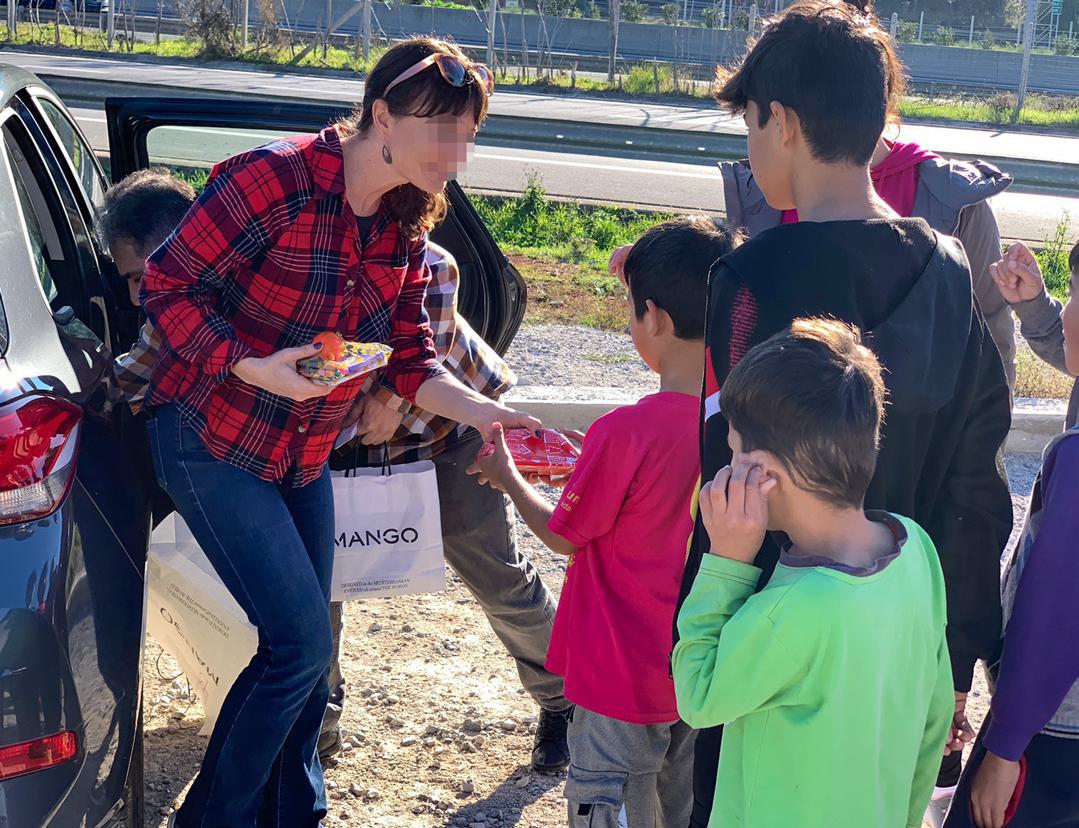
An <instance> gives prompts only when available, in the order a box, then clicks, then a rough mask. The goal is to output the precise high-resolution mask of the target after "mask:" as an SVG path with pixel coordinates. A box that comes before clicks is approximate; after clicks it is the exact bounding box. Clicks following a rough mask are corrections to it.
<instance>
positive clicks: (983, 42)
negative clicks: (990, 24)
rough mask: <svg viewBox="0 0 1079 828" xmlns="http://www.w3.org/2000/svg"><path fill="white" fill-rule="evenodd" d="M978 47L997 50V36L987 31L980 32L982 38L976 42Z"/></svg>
mask: <svg viewBox="0 0 1079 828" xmlns="http://www.w3.org/2000/svg"><path fill="white" fill-rule="evenodd" d="M978 45H979V46H981V47H982V48H983V49H995V48H997V36H996V35H995V34H993V32H992V31H990V30H989V29H986V30H985V31H984V32H982V37H981V39H980V40H979V41H978Z"/></svg>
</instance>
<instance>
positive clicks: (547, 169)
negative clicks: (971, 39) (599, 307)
mask: <svg viewBox="0 0 1079 828" xmlns="http://www.w3.org/2000/svg"><path fill="white" fill-rule="evenodd" d="M72 112H73V114H74V115H75V117H76V119H77V120H78V121H79V124H80V126H81V127H82V129H83V131H84V132H85V133H86V136H87V138H89V140H90V142H91V144H92V145H93V147H94V149H95V150H98V151H99V152H106V151H107V150H108V135H107V131H106V128H105V116H104V112H103V111H102V110H100V109H91V108H84V107H75V108H73V109H72ZM480 134H481V138H482V133H480ZM274 137H276V135H275V134H273V133H267V132H259V131H254V130H213V131H210V130H203V129H187V128H180V127H163V128H161V129H159V130H155V131H154V132H152V133H151V134H150V137H149V139H148V148H149V151H150V154H151V157H152V160H156V161H160V162H179V163H184V164H190V165H192V166H206V167H208V166H209V165H211V164H212V163H213V162H215V161H217V160H220V159H221V158H225V157H228V156H229V155H232V154H234V153H237V152H242V151H243V150H246V149H249V148H251V147H253V146H257V145H259V144H261V143H264V142H266V141H269V140H271V139H272V138H274ZM1076 143H1077V144H1079V141H1077V142H1076ZM530 177H538V178H539V180H540V181H541V183H542V184H543V187H544V188H545V189H546V191H547V193H548V194H550V195H551V196H555V197H559V198H572V199H577V200H580V201H595V202H604V203H614V204H622V205H627V206H638V207H647V208H660V209H668V210H675V211H684V210H707V211H716V212H722V211H723V210H724V204H723V188H722V186H721V183H720V178H719V172H718V170H716V169H715V167H714V165H711V164H709V163H707V161H705V160H703V159H702V162H701V163H700V164H675V163H668V162H662V161H645V160H641V159H638V158H634V157H633V155H632V150H627V151H626V153H625V155H624V156H623V157H614V156H595V155H586V154H580V153H570V152H546V151H538V150H534V149H521V148H514V147H504V146H490V145H486V144H484V143H483V142H482V140H481V142H480V145H479V146H478V147H477V148H476V151H475V153H474V155H473V157H472V159H471V161H470V162H469V164H468V166H467V168H466V169H465V171H464V172H463V174H462V175H461V183H462V184H463V185H464V186H465V187H468V188H469V189H472V190H475V191H479V192H486V193H507V194H516V193H520V192H521V191H522V190H523V189H524V187H525V185H526V183H527V182H528V180H529V178H530ZM994 208H995V210H996V212H997V216H998V217H999V220H1000V224H1001V229H1002V232H1003V234H1004V235H1005V237H1007V238H1008V239H1022V240H1024V241H1033V242H1041V241H1043V240H1045V239H1046V238H1048V237H1050V236H1051V235H1052V234H1053V232H1054V231H1055V229H1056V226H1057V223H1058V222H1059V221H1060V219H1061V216H1062V215H1063V213H1064V212H1065V211H1068V212H1069V213H1070V215H1071V216H1072V217H1073V221H1072V227H1073V229H1074V230H1076V231H1079V198H1063V197H1059V196H1048V195H1039V194H1035V193H1011V192H1009V193H1005V194H1004V195H1002V196H999V197H998V198H997V199H996V200H995V202H994ZM1076 234H1077V233H1076V232H1073V233H1072V235H1076Z"/></svg>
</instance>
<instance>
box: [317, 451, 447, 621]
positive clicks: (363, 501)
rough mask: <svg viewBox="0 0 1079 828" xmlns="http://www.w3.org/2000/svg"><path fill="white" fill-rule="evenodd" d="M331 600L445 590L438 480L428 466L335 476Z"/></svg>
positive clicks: (388, 468)
mask: <svg viewBox="0 0 1079 828" xmlns="http://www.w3.org/2000/svg"><path fill="white" fill-rule="evenodd" d="M333 505H334V510H335V512H336V519H335V533H334V546H335V553H334V563H333V587H332V588H331V590H330V598H331V600H333V601H355V600H359V599H363V598H384V597H388V596H392V595H413V594H416V593H421V592H438V591H440V590H443V589H445V588H446V568H445V565H444V564H443V560H442V520H441V517H440V512H439V500H438V478H437V476H436V474H435V466H434V464H433V463H431V462H429V461H424V462H420V463H403V464H401V465H394V466H387V467H385V468H381V469H380V468H371V469H368V468H359V469H353V470H351V471H347V472H335V473H334V477H333Z"/></svg>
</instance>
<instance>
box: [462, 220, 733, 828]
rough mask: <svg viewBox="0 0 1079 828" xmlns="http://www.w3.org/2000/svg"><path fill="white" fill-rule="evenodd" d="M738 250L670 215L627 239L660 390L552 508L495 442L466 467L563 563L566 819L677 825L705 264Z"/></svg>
mask: <svg viewBox="0 0 1079 828" xmlns="http://www.w3.org/2000/svg"><path fill="white" fill-rule="evenodd" d="M735 243H736V239H735V236H734V234H733V233H731V232H730V231H729V230H727V229H725V228H724V227H719V226H717V225H716V224H715V223H714V222H713V221H711V220H710V219H705V218H694V219H684V220H680V221H672V222H667V223H666V224H662V225H660V226H658V227H655V228H652V229H651V230H649V231H648V232H647V233H645V234H644V236H643V237H642V238H641V239H640V240H639V241H638V242H637V243H636V244H635V245H634V246H633V248H632V250H631V251H630V253H629V255H628V257H627V259H626V262H625V267H624V270H623V281H624V283H625V286H626V291H627V302H628V305H629V324H630V331H631V333H632V335H633V343H634V345H635V346H636V348H637V351H638V353H639V354H640V355H641V358H642V359H643V360H644V361H645V363H647V364H648V366H649V367H650V368H651V369H652V370H653V371H655V372H656V373H658V374H659V376H660V390H659V393H657V394H652V395H651V396H647V397H645V398H644V399H642V400H641V401H640V402H638V403H637V404H636V405H630V406H626V407H624V408H620V409H617V410H616V411H613V412H612V413H610V414H608V415H607V416H605V417H602V418H601V419H600V420H598V421H597V422H596V423H595V424H594V425H593V426H592V428H591V429H589V431H588V434H587V436H586V437H585V440H584V444H583V446H582V451H581V457H580V460H579V462H578V464H577V467H576V470H575V471H574V473H573V475H572V477H570V479H569V482H568V484H567V485H566V488H565V490H564V491H563V494H562V498H561V500H560V502H559V503H558V505H557V507H556V506H553V505H552V504H551V503H549V502H547V501H546V500H545V499H544V498H543V497H542V496H541V495H540V494H538V493H537V492H536V491H535V490H533V489H532V488H531V487H530V486H529V485H528V483H527V482H526V481H525V480H524V478H522V477H521V475H520V473H518V472H517V470H516V469H515V468H514V466H513V464H512V461H511V459H510V456H509V453H508V451H507V450H506V446H505V442H504V440H503V439H502V437H501V435H498V436H497V437H496V450H495V453H494V454H493V455H492V456H490V457H485V458H478V459H477V462H476V465H475V466H474V467H473V469H474V471H476V472H477V473H478V474H479V475H480V476H481V480H482V481H485V482H488V483H490V484H491V485H492V486H494V487H496V488H498V489H501V490H502V491H504V492H507V493H508V494H509V495H510V497H511V498H512V499H513V501H514V504H515V505H516V506H517V510H518V512H520V514H521V517H522V518H523V519H524V521H525V522H526V523H527V524H528V526H529V528H531V529H532V531H533V532H535V533H536V535H537V536H538V537H539V538H540V539H541V540H542V541H543V542H544V543H546V544H547V546H549V547H550V548H551V549H553V550H554V551H555V552H559V553H561V554H564V555H568V556H570V561H569V565H568V566H567V569H566V583H565V586H564V587H563V590H562V598H561V601H560V602H559V606H558V613H557V615H556V617H555V623H554V631H553V633H552V636H551V644H550V648H549V650H548V655H547V669H549V670H551V671H552V672H554V673H557V674H560V675H563V676H565V694H566V698H568V699H569V700H570V701H571V702H574V703H575V704H576V709H575V710H574V713H573V718H572V720H571V722H570V727H569V736H568V741H569V749H570V768H569V778H568V781H567V782H566V799H567V800H568V803H569V805H568V818H569V824H570V826H573V827H574V828H576V826H581V827H582V828H583V826H589V828H617V826H618V824H619V817H620V815H621V814H622V813H623V811H624V814H625V820H626V823H625V824H627V825H628V826H629V828H660V827H662V828H685V825H686V823H687V822H688V820H689V810H690V807H691V805H692V791H691V785H692V771H691V768H692V761H693V740H694V735H695V734H694V733H693V731H692V730H691V729H690V727H689V726H688V725H687V724H686V723H685V722H682V721H679V717H678V710H677V705H676V703H675V696H674V684H673V682H672V680H671V678H670V675H669V667H668V654H669V652H670V648H671V638H672V634H671V626H670V620H671V618H672V617H673V615H674V611H675V606H676V603H677V600H678V589H679V583H680V581H681V575H682V567H683V562H684V560H685V554H686V543H687V540H688V538H689V533H690V530H691V529H692V525H693V521H692V517H691V513H690V506H691V502H692V497H693V492H694V488H695V486H696V484H697V480H698V477H699V473H700V454H699V446H698V434H699V431H698V427H699V406H700V400H699V393H700V387H701V381H702V377H703V373H704V343H703V341H702V337H703V335H704V318H705V300H706V297H707V279H708V270H709V268H710V267H711V265H712V263H713V262H714V261H715V260H716V259H718V258H720V257H721V256H723V255H725V254H727V253H729V252H730V251H731V250H732V248H733V247H734V245H735Z"/></svg>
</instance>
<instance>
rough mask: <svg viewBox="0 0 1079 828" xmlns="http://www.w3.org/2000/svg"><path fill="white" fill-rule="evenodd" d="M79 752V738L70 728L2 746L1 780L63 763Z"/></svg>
mask: <svg viewBox="0 0 1079 828" xmlns="http://www.w3.org/2000/svg"><path fill="white" fill-rule="evenodd" d="M78 752H79V740H78V738H77V737H76V736H75V734H74V733H72V732H71V731H70V730H65V731H64V732H63V733H57V734H56V735H55V736H45V737H43V738H41V739H34V740H33V741H31V742H22V743H20V744H17V745H9V746H8V747H0V780H2V779H11V778H12V777H15V776H22V775H23V774H24V773H33V772H34V771H39V770H45V768H51V767H53V766H55V765H62V764H63V763H64V762H69V761H71V760H72V759H74V758H75V756H76V755H78Z"/></svg>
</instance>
